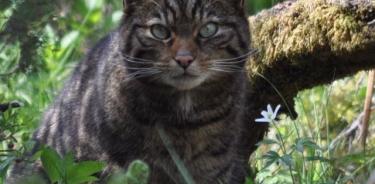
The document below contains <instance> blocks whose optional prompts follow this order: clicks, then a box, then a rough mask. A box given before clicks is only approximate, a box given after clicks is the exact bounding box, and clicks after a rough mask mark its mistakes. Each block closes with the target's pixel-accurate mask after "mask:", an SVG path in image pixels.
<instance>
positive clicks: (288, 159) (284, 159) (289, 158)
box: [280, 154, 293, 166]
mask: <svg viewBox="0 0 375 184" xmlns="http://www.w3.org/2000/svg"><path fill="white" fill-rule="evenodd" d="M280 160H281V161H282V162H283V163H284V164H286V165H287V166H292V162H293V158H292V156H291V155H289V154H286V155H283V156H282V157H281V158H280Z"/></svg>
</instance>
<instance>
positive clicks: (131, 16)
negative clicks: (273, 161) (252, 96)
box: [8, 0, 254, 184]
mask: <svg viewBox="0 0 375 184" xmlns="http://www.w3.org/2000/svg"><path fill="white" fill-rule="evenodd" d="M124 6H125V8H124V17H123V20H122V22H121V24H120V26H119V28H118V29H117V30H116V31H114V32H112V33H110V34H109V35H108V36H107V37H105V38H104V39H102V40H101V41H100V42H99V44H97V46H96V47H94V48H93V49H92V50H91V51H90V52H89V54H88V56H87V58H86V59H85V60H84V61H83V62H81V63H80V64H79V65H78V66H77V67H76V69H75V70H74V72H73V74H72V77H71V78H70V80H68V81H67V83H66V84H65V86H64V87H63V90H62V92H61V93H60V95H59V96H58V97H57V99H56V100H55V102H54V104H53V105H51V107H49V109H48V110H47V111H46V112H45V114H44V118H43V120H42V124H41V126H40V127H39V129H38V130H37V132H36V133H35V134H34V139H35V140H36V141H37V142H38V144H39V145H41V144H43V145H44V144H46V145H49V146H51V147H52V148H54V149H56V150H57V151H58V152H59V153H60V154H61V155H64V154H66V153H68V152H72V153H73V154H74V156H75V158H76V160H78V161H80V160H100V161H105V162H106V163H107V164H108V168H107V171H108V173H111V172H112V171H111V168H116V167H118V168H123V169H126V168H127V166H128V165H129V163H130V162H131V161H133V160H136V159H140V160H143V161H145V162H146V163H147V164H148V165H149V166H150V169H151V176H150V178H149V183H153V184H170V183H171V184H172V183H176V184H179V183H185V180H184V178H183V176H182V175H181V173H180V172H178V169H177V166H176V163H175V162H174V161H173V160H172V158H171V155H170V154H169V152H168V149H167V147H166V146H170V147H171V149H173V150H175V151H176V153H177V155H178V156H179V157H180V158H181V160H183V162H184V165H185V166H186V168H187V170H188V172H189V174H190V175H191V177H192V178H193V180H194V183H198V184H215V183H228V184H240V183H244V181H245V178H246V176H247V175H248V169H249V168H248V157H249V153H250V147H251V146H248V145H249V142H248V141H246V140H244V139H245V138H246V137H247V136H249V135H247V134H249V131H247V130H248V129H249V128H250V125H249V124H250V123H251V121H250V120H248V119H247V118H246V104H247V103H249V102H247V101H246V93H247V90H248V88H249V85H248V78H247V74H246V72H245V70H244V66H245V63H246V61H247V58H248V56H249V55H250V54H251V53H253V52H252V49H251V47H250V33H249V24H248V21H247V15H246V13H245V8H244V6H245V5H244V1H243V0H124ZM160 132H164V133H165V136H167V138H168V139H169V140H170V145H166V144H165V142H163V140H162V139H161V137H160V136H161V135H160ZM251 145H254V143H251ZM15 168H16V169H15V170H17V165H16V166H15ZM104 177H105V176H104V174H103V175H102V176H101V179H102V181H104V179H103V178H104ZM10 178H12V177H10ZM13 178H17V177H13ZM8 181H9V183H15V182H12V181H15V180H12V179H9V180H8Z"/></svg>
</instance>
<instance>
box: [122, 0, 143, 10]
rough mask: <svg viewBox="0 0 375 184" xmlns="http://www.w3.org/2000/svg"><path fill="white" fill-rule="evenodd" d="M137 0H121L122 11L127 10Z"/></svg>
mask: <svg viewBox="0 0 375 184" xmlns="http://www.w3.org/2000/svg"><path fill="white" fill-rule="evenodd" d="M136 1H137V0H122V4H123V8H124V12H125V13H126V12H129V10H131V8H132V6H133V5H134V4H135V3H136ZM138 1H139V0H138Z"/></svg>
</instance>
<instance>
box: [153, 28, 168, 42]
mask: <svg viewBox="0 0 375 184" xmlns="http://www.w3.org/2000/svg"><path fill="white" fill-rule="evenodd" d="M151 34H152V35H153V36H154V37H155V38H157V39H159V40H166V39H168V38H169V37H170V36H171V32H170V31H169V30H168V29H167V28H166V27H165V26H163V25H160V24H155V25H153V26H151Z"/></svg>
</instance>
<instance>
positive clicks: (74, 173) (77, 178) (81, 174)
mask: <svg viewBox="0 0 375 184" xmlns="http://www.w3.org/2000/svg"><path fill="white" fill-rule="evenodd" d="M69 160H70V159H69ZM69 163H72V162H69ZM72 164H73V163H72ZM104 167H105V164H104V163H102V162H97V161H83V162H79V163H76V164H74V165H69V166H67V181H68V182H67V183H68V184H80V183H85V182H92V181H96V180H97V178H96V177H94V176H92V175H93V174H95V173H98V172H100V171H101V170H103V168H104Z"/></svg>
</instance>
